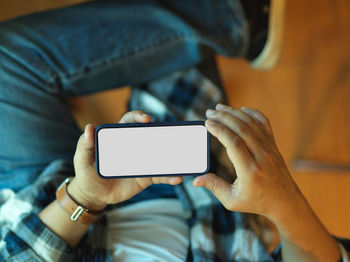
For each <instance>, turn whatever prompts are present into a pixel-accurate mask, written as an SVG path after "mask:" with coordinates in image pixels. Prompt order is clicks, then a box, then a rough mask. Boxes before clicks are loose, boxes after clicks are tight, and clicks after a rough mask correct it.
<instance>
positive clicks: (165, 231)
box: [106, 198, 350, 262]
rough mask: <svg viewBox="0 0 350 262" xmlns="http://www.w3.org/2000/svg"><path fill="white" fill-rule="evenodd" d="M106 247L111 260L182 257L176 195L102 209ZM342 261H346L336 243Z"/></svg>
mask: <svg viewBox="0 0 350 262" xmlns="http://www.w3.org/2000/svg"><path fill="white" fill-rule="evenodd" d="M106 215H107V219H108V233H107V238H108V241H107V247H108V249H110V250H111V251H112V253H113V258H114V260H115V261H121V262H123V261H157V262H180V261H185V260H186V256H187V251H188V245H189V227H188V225H187V223H186V219H187V216H188V215H189V214H187V213H186V212H184V210H183V208H182V205H181V203H180V202H179V200H178V199H167V198H164V199H153V200H145V201H140V202H137V203H134V204H130V205H128V206H125V207H119V208H116V209H113V210H110V211H107V212H106ZM338 244H339V247H340V251H341V255H342V259H343V261H344V262H350V261H349V257H348V254H347V252H346V251H345V249H344V247H343V246H342V245H341V244H340V243H338Z"/></svg>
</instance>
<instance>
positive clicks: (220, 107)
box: [216, 103, 225, 109]
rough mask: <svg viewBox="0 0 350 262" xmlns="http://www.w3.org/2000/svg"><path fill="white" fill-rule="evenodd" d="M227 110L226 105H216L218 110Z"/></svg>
mask: <svg viewBox="0 0 350 262" xmlns="http://www.w3.org/2000/svg"><path fill="white" fill-rule="evenodd" d="M224 108H225V105H223V104H221V103H219V104H217V105H216V109H224Z"/></svg>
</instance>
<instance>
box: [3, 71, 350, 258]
mask: <svg viewBox="0 0 350 262" xmlns="http://www.w3.org/2000/svg"><path fill="white" fill-rule="evenodd" d="M214 83H215V81H211V80H210V79H208V78H206V77H204V76H203V74H202V73H201V71H200V70H199V69H198V68H190V69H187V70H183V71H180V72H175V73H172V74H171V75H169V76H167V77H164V78H162V79H159V80H157V81H154V82H151V83H149V84H145V85H142V86H137V87H134V88H133V89H132V95H131V98H130V101H129V104H128V109H129V111H130V110H143V111H145V112H147V113H148V114H150V115H151V117H152V121H173V120H177V121H178V120H179V121H186V120H204V119H205V111H206V109H207V108H213V107H214V106H215V105H216V104H217V103H218V102H222V103H227V101H226V97H225V93H224V92H223V90H222V88H221V86H220V84H218V83H215V84H214ZM210 150H211V152H210V154H211V156H210V158H211V160H210V161H211V162H210V171H213V172H215V173H217V174H219V175H221V176H223V177H226V179H229V178H230V177H231V178H232V174H233V173H234V169H233V166H232V164H231V162H230V161H229V159H228V157H227V154H226V150H225V149H224V148H223V146H222V145H221V144H220V143H219V142H218V140H217V139H215V138H214V137H212V139H211V141H210ZM73 172H74V171H73V166H72V162H68V161H66V160H56V161H54V162H52V163H51V164H50V165H49V166H47V167H46V168H45V170H44V171H43V172H42V173H41V174H40V176H39V177H38V178H37V180H36V181H35V183H33V184H31V185H28V186H27V187H25V188H24V189H22V190H20V191H19V192H17V193H15V192H14V191H12V190H10V189H3V190H1V191H0V261H112V260H113V259H112V255H111V252H110V251H109V250H107V249H106V235H107V227H108V221H107V219H106V217H103V218H102V219H101V220H100V221H99V222H98V223H96V224H94V225H92V226H91V227H90V229H89V231H88V232H87V234H86V235H85V236H84V238H83V239H82V240H81V242H80V243H79V245H78V246H77V247H76V248H70V247H69V246H68V245H67V244H66V243H65V242H64V241H63V240H62V239H61V238H59V237H58V236H57V235H55V234H54V233H53V232H52V231H51V230H50V229H49V228H48V227H47V226H46V225H45V224H44V223H43V222H42V221H41V220H40V219H39V218H38V213H39V212H40V211H41V210H42V209H43V208H45V206H47V205H48V204H49V203H50V202H51V201H53V200H54V199H55V191H56V189H57V187H58V185H59V184H60V183H61V182H62V181H63V180H64V179H65V178H66V177H69V176H72V175H73ZM192 179H193V176H186V177H184V182H183V183H182V184H181V185H178V186H176V187H175V192H176V196H177V197H178V199H179V200H180V201H181V203H182V204H183V207H184V209H185V210H186V212H190V213H191V218H190V219H189V220H188V225H189V227H190V241H189V242H190V245H189V249H188V257H187V260H188V261H266V262H267V261H280V260H281V249H280V245H278V246H277V248H276V249H275V250H274V252H273V253H272V254H269V253H268V251H267V249H266V248H265V247H264V245H263V244H262V242H261V241H260V239H259V238H258V234H257V232H256V231H254V230H253V227H252V226H251V224H250V222H249V221H250V219H248V216H249V214H243V213H239V212H229V211H227V210H226V209H225V208H224V207H223V206H222V205H221V204H220V203H219V202H218V200H217V199H216V198H215V197H214V196H213V195H212V194H211V193H210V192H209V191H207V190H206V189H203V188H194V187H193V186H192ZM109 208H115V207H113V206H112V207H109ZM339 241H340V240H339ZM341 241H342V243H343V245H344V246H345V247H346V248H347V249H348V250H349V246H350V245H349V242H347V241H346V240H341ZM344 261H345V260H344Z"/></svg>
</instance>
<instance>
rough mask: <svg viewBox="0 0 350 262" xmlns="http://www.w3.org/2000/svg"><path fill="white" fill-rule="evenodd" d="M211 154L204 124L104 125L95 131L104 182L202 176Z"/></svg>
mask: <svg viewBox="0 0 350 262" xmlns="http://www.w3.org/2000/svg"><path fill="white" fill-rule="evenodd" d="M209 152H210V151H209V132H208V131H207V129H206V127H205V125H204V121H174V122H154V123H119V124H103V125H99V126H98V127H97V128H96V130H95V154H96V171H97V174H98V175H99V176H101V177H103V178H126V177H146V176H185V175H203V174H205V173H207V172H208V170H209V162H210V160H209V155H210V154H209Z"/></svg>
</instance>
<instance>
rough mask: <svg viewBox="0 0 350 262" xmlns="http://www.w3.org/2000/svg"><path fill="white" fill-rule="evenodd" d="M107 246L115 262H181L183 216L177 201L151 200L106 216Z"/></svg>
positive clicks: (184, 250)
mask: <svg viewBox="0 0 350 262" xmlns="http://www.w3.org/2000/svg"><path fill="white" fill-rule="evenodd" d="M106 215H107V219H108V234H107V235H108V236H107V237H108V241H107V246H108V249H110V250H111V251H112V253H113V258H114V260H115V261H164V262H172V261H174V262H175V261H179V262H180V261H185V260H186V256H187V250H188V245H189V227H188V225H187V222H186V219H187V218H186V213H185V212H184V210H183V207H182V205H181V203H180V202H179V200H178V199H165V198H164V199H153V200H145V201H141V202H137V203H134V204H130V205H128V206H124V207H120V208H116V209H113V210H110V211H107V212H106Z"/></svg>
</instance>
